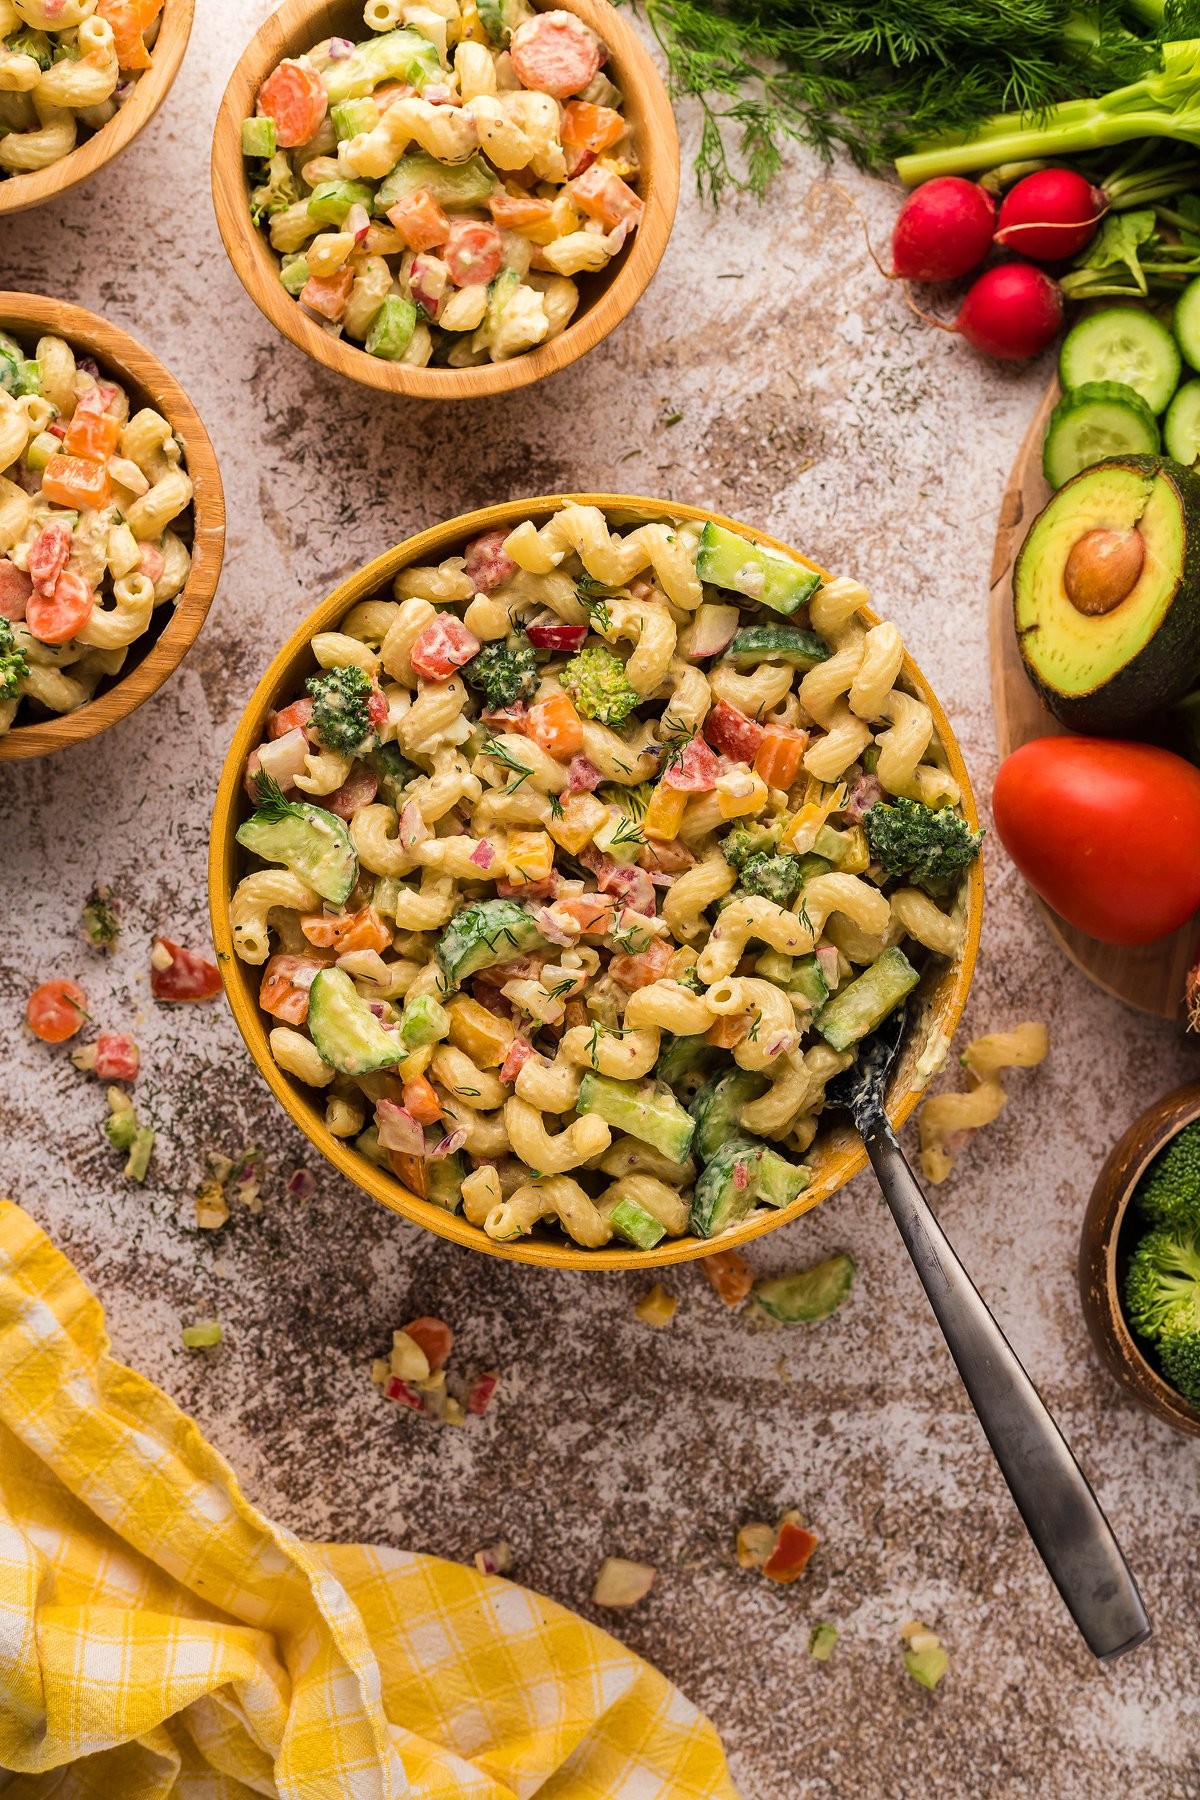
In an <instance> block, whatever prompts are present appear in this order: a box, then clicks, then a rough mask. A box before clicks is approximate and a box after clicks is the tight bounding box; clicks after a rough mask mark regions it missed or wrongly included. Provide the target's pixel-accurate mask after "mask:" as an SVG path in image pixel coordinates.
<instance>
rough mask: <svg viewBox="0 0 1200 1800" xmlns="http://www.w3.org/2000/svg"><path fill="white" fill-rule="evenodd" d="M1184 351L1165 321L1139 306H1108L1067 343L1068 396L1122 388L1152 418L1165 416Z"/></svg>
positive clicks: (1061, 363) (1062, 355)
mask: <svg viewBox="0 0 1200 1800" xmlns="http://www.w3.org/2000/svg"><path fill="white" fill-rule="evenodd" d="M1180 367H1181V360H1180V355H1179V348H1178V346H1177V344H1176V342H1175V339H1174V338H1173V337H1172V336H1171V333H1170V332H1169V331H1168V330H1167V328H1166V326H1165V325H1164V324H1163V323H1162V322H1161V320H1159V319H1156V318H1155V316H1154V314H1153V313H1151V312H1142V310H1141V309H1140V308H1139V307H1136V306H1105V307H1102V308H1101V310H1100V311H1099V312H1094V313H1091V314H1089V315H1088V317H1087V318H1086V319H1080V321H1079V323H1078V325H1075V326H1073V327H1072V328H1071V330H1070V331H1069V332H1068V333H1067V335H1066V337H1065V338H1064V339H1063V346H1062V350H1061V351H1060V352H1059V358H1058V373H1059V378H1060V380H1061V381H1062V384H1063V387H1064V388H1065V389H1066V390H1067V392H1068V393H1070V392H1071V390H1072V389H1073V388H1080V387H1083V386H1084V385H1085V383H1090V382H1095V381H1103V382H1121V383H1122V384H1123V385H1124V386H1125V387H1127V388H1132V389H1133V391H1134V393H1135V394H1137V395H1139V396H1140V398H1141V399H1142V400H1144V401H1145V403H1146V405H1147V406H1148V407H1149V408H1150V411H1151V412H1152V413H1160V412H1164V411H1165V410H1166V408H1167V405H1168V404H1169V402H1170V399H1171V395H1172V394H1173V393H1174V392H1175V389H1176V387H1177V386H1178V384H1179V371H1180Z"/></svg>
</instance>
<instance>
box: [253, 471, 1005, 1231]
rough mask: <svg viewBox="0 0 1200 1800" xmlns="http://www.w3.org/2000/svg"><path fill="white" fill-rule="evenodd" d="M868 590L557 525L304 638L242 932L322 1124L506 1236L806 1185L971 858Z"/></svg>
mask: <svg viewBox="0 0 1200 1800" xmlns="http://www.w3.org/2000/svg"><path fill="white" fill-rule="evenodd" d="M866 602H867V595H866V592H865V590H864V589H863V588H862V587H860V586H859V584H858V583H857V582H855V581H850V580H830V581H823V580H822V578H821V576H820V575H819V574H818V573H817V572H816V571H814V570H813V569H812V568H811V567H809V566H807V565H806V564H804V563H802V562H799V561H796V560H792V559H791V558H788V557H784V556H781V555H778V554H775V553H773V552H771V551H768V550H765V549H763V548H761V547H760V546H758V545H757V544H754V543H752V542H751V541H750V540H749V539H748V538H745V537H742V536H740V535H739V534H737V533H735V532H733V531H730V530H728V529H726V528H724V527H722V526H719V525H717V524H715V523H713V522H710V523H708V524H706V525H704V526H701V525H699V524H692V523H671V522H660V521H646V522H643V523H640V524H638V525H636V526H634V527H633V528H628V527H627V528H624V529H622V530H619V531H614V530H611V529H610V521H609V520H608V519H606V518H605V516H604V514H603V513H601V512H600V511H599V510H598V509H597V508H595V507H589V506H581V505H578V504H568V505H566V506H564V507H563V509H562V510H561V511H560V512H557V513H555V514H554V515H553V516H552V517H551V518H550V519H549V520H548V521H547V522H546V523H545V524H543V525H542V526H541V527H540V528H538V527H537V526H536V525H535V524H534V523H533V522H532V521H526V522H525V523H523V524H520V525H518V526H517V527H516V529H515V530H512V531H504V530H497V531H489V532H485V533H484V534H483V535H482V536H480V537H477V538H475V539H474V540H473V541H471V542H470V543H468V544H467V545H466V546H465V549H464V553H463V554H462V555H458V556H452V557H449V558H448V559H447V560H446V561H444V562H442V563H440V564H439V565H437V566H436V567H412V568H406V569H403V570H402V571H401V572H400V574H399V575H398V576H397V577H396V581H395V587H394V593H393V595H392V597H390V598H385V597H380V598H378V599H372V600H368V601H365V602H363V603H361V604H359V605H356V606H355V607H353V608H352V609H351V611H350V612H349V613H347V615H346V616H345V618H344V619H342V621H341V623H340V625H339V626H338V628H337V629H336V630H333V631H325V632H321V633H319V634H318V635H317V636H316V637H314V639H313V640H312V652H313V657H314V659H315V663H316V665H317V667H316V672H315V673H314V674H313V675H312V676H311V677H310V678H309V679H308V681H307V683H306V691H305V693H304V694H303V695H301V696H300V697H298V698H296V699H293V700H291V701H290V703H289V704H287V705H284V706H283V707H282V708H281V709H280V710H278V711H276V712H274V713H272V714H271V716H270V723H269V732H268V737H267V740H266V741H265V742H263V743H262V744H260V745H259V746H258V748H257V749H256V750H254V752H253V753H252V754H251V756H250V758H249V760H248V764H247V768H246V772H245V782H246V789H247V794H248V797H249V802H250V804H249V807H248V809H247V810H248V816H247V817H246V819H245V821H244V822H243V824H242V825H241V827H240V829H239V831H238V834H237V835H238V841H239V843H240V844H241V845H242V846H243V848H244V849H245V850H246V851H247V852H249V854H250V857H251V859H252V860H251V862H250V865H249V867H248V870H247V872H246V873H245V875H244V876H243V878H242V879H241V881H240V882H239V884H238V886H237V889H236V892H235V893H234V895H233V898H232V903H231V925H232V931H233V938H234V944H235V947H236V950H237V953H238V955H239V956H240V957H241V958H242V959H243V960H244V961H245V962H247V963H250V964H254V965H257V966H261V968H262V970H263V975H262V986H261V994H260V1002H261V1005H262V1008H263V1010H264V1012H265V1013H266V1014H267V1015H268V1016H269V1018H270V1021H271V1023H270V1047H271V1051H272V1054H273V1056H274V1058H275V1061H276V1062H277V1063H278V1064H279V1066H280V1067H281V1068H283V1069H285V1070H287V1071H288V1072H289V1073H290V1074H292V1075H294V1076H295V1077H297V1079H298V1080H300V1081H302V1082H305V1083H307V1084H308V1085H309V1086H310V1087H314V1088H320V1089H322V1090H323V1092H324V1094H325V1096H326V1098H325V1118H326V1123H327V1125H328V1127H329V1129H330V1131H331V1132H332V1133H333V1134H334V1135H335V1136H337V1137H341V1138H349V1139H353V1140H354V1141H355V1144H356V1146H357V1148H358V1149H359V1150H360V1151H361V1152H362V1154H363V1155H364V1156H366V1157H368V1158H369V1159H370V1160H371V1161H372V1162H374V1163H377V1164H379V1165H380V1166H382V1167H385V1168H390V1169H391V1170H392V1171H393V1172H394V1173H395V1174H396V1175H397V1176H398V1177H399V1179H400V1180H401V1181H402V1182H403V1183H404V1184H405V1185H406V1186H407V1187H409V1188H410V1189H412V1190H413V1191H415V1192H416V1193H418V1194H423V1195H424V1196H425V1197H426V1198H428V1199H429V1200H431V1201H434V1202H435V1203H437V1204H439V1205H441V1206H444V1207H446V1208H448V1209H449V1210H451V1211H457V1210H458V1208H459V1207H460V1206H461V1207H462V1209H463V1211H464V1213H465V1215H466V1217H467V1219H468V1220H469V1221H470V1222H471V1223H472V1224H475V1225H477V1226H481V1227H482V1228H483V1230H484V1231H486V1232H487V1233H488V1234H489V1235H490V1236H491V1237H493V1238H496V1239H498V1240H507V1239H513V1238H518V1237H521V1236H523V1235H525V1234H527V1233H530V1232H532V1231H534V1230H535V1228H537V1227H539V1226H541V1225H543V1224H544V1223H549V1222H554V1221H556V1222H557V1224H558V1225H559V1226H560V1227H561V1228H562V1229H563V1230H564V1231H565V1232H566V1233H567V1234H568V1236H570V1237H571V1238H572V1239H574V1241H575V1242H576V1243H578V1244H582V1245H586V1246H589V1247H598V1246H601V1245H603V1244H606V1243H608V1242H609V1241H610V1239H612V1238H614V1237H616V1238H619V1239H621V1240H623V1241H624V1242H627V1243H630V1244H633V1245H636V1246H639V1247H645V1248H649V1247H652V1246H653V1245H654V1244H656V1243H658V1242H659V1241H660V1240H661V1239H662V1238H663V1237H664V1236H672V1237H677V1236H681V1235H683V1234H684V1233H686V1232H688V1231H691V1232H694V1233H698V1234H700V1235H702V1236H705V1237H711V1236H715V1235H716V1234H717V1233H719V1232H721V1231H724V1230H726V1229H728V1227H729V1226H731V1225H733V1224H735V1223H737V1222H738V1221H739V1220H740V1219H742V1218H744V1217H746V1215H747V1214H748V1213H749V1212H750V1211H751V1210H752V1209H754V1208H757V1207H760V1206H775V1207H778V1206H784V1205H787V1204H789V1203H790V1202H791V1201H792V1200H794V1199H796V1198H797V1197H798V1195H799V1194H801V1193H802V1192H803V1190H804V1188H805V1186H806V1184H807V1183H808V1181H809V1179H810V1174H809V1170H808V1169H807V1168H806V1167H805V1166H804V1164H803V1162H802V1161H801V1160H800V1159H801V1158H802V1157H803V1155H804V1153H805V1152H806V1151H807V1149H808V1148H809V1146H810V1145H811V1143H812V1142H813V1139H814V1137H815V1136H816V1133H817V1130H818V1125H819V1116H820V1113H821V1108H822V1104H823V1098H824V1092H825V1084H826V1082H827V1081H828V1080H829V1079H830V1077H831V1076H832V1075H833V1074H835V1073H836V1072H837V1071H839V1070H841V1069H843V1068H845V1067H847V1066H848V1064H850V1063H851V1062H852V1061H853V1060H854V1057H855V1054H856V1046H857V1044H858V1042H859V1041H860V1040H861V1039H862V1038H863V1037H864V1036H865V1035H866V1034H867V1033H868V1032H869V1031H871V1030H873V1029H874V1028H875V1026H876V1025H878V1024H879V1022H880V1021H881V1020H882V1019H883V1018H884V1017H885V1016H886V1015H887V1014H888V1013H889V1012H890V1011H891V1010H892V1009H893V1008H894V1007H895V1006H897V1005H899V1004H900V1003H901V1002H902V1001H903V999H904V997H905V996H906V995H907V993H908V992H909V991H910V990H911V989H912V988H913V987H915V985H916V984H917V981H918V979H919V967H918V966H917V964H919V962H920V960H921V958H922V957H923V956H933V957H944V958H953V957H955V956H956V955H957V953H958V949H959V945H960V941H961V938H962V934H963V929H964V906H965V888H964V879H965V875H966V871H967V869H968V867H969V864H970V862H971V861H972V859H973V858H974V856H975V855H976V854H977V851H978V848H979V838H978V836H977V835H976V834H974V833H972V832H971V830H970V829H969V827H968V826H967V824H966V823H965V821H964V820H963V818H962V816H961V814H960V812H959V811H958V810H957V802H958V800H959V791H958V788H957V786H956V784H955V782H954V780H953V778H952V776H951V775H950V774H949V772H948V771H947V769H946V766H945V758H944V755H943V752H942V749H941V746H940V745H939V743H938V741H937V738H936V736H935V734H934V728H933V719H932V716H931V714H930V711H929V708H928V707H927V706H926V705H925V704H924V702H923V701H922V700H920V699H919V698H918V697H916V695H914V694H913V693H911V692H910V691H909V689H908V687H907V686H906V684H905V681H904V677H903V671H902V660H903V647H902V644H901V641H900V634H899V632H898V631H897V630H896V627H895V626H894V625H890V624H875V625H868V624H867V623H865V622H864V620H863V619H862V617H861V616H860V615H861V610H862V608H863V607H864V606H865V605H866ZM909 953H911V955H912V956H913V957H915V958H916V959H917V963H914V962H913V961H912V960H910V954H909Z"/></svg>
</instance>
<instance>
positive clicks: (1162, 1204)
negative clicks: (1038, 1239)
mask: <svg viewBox="0 0 1200 1800" xmlns="http://www.w3.org/2000/svg"><path fill="white" fill-rule="evenodd" d="M1079 1288H1080V1294H1081V1297H1082V1300H1083V1312H1084V1317H1085V1319H1086V1321H1087V1326H1088V1330H1089V1331H1090V1332H1091V1335H1092V1341H1093V1342H1094V1344H1095V1346H1096V1348H1097V1350H1098V1351H1099V1352H1100V1355H1101V1357H1102V1358H1103V1360H1104V1362H1105V1363H1106V1364H1107V1366H1108V1368H1109V1369H1110V1370H1111V1371H1112V1373H1113V1374H1114V1375H1115V1376H1116V1378H1117V1380H1118V1381H1119V1382H1120V1384H1121V1386H1122V1387H1123V1388H1124V1389H1125V1390H1126V1392H1127V1393H1130V1394H1132V1395H1133V1397H1134V1398H1135V1399H1136V1400H1138V1401H1140V1402H1141V1404H1142V1405H1143V1406H1144V1407H1145V1408H1146V1409H1147V1411H1149V1412H1152V1413H1153V1414H1154V1416H1155V1418H1157V1419H1161V1420H1162V1421H1163V1422H1164V1424H1167V1425H1173V1426H1174V1427H1175V1429H1176V1431H1184V1432H1188V1433H1190V1434H1191V1435H1192V1436H1193V1437H1200V1082H1194V1081H1193V1082H1189V1083H1188V1084H1187V1085H1186V1086H1184V1087H1181V1088H1176V1090H1175V1091H1174V1093H1171V1094H1167V1095H1165V1096H1164V1097H1163V1099H1161V1100H1158V1101H1156V1102H1155V1104H1154V1105H1153V1106H1151V1107H1150V1108H1149V1109H1148V1110H1147V1111H1146V1112H1144V1113H1143V1114H1142V1115H1141V1117H1140V1118H1139V1119H1135V1120H1134V1122H1133V1124H1132V1125H1131V1126H1130V1127H1129V1129H1128V1131H1127V1132H1126V1133H1125V1135H1124V1136H1123V1137H1122V1138H1121V1139H1120V1140H1119V1141H1118V1142H1117V1143H1116V1144H1115V1145H1114V1146H1113V1148H1112V1150H1111V1151H1110V1153H1109V1156H1108V1160H1107V1161H1106V1162H1105V1164H1104V1167H1103V1168H1102V1169H1101V1171H1100V1174H1099V1176H1098V1177H1097V1179H1096V1185H1095V1187H1094V1188H1093V1189H1092V1196H1091V1199H1090V1200H1089V1202H1088V1208H1087V1212H1086V1213H1085V1214H1084V1220H1083V1236H1082V1239H1081V1242H1080V1246H1079Z"/></svg>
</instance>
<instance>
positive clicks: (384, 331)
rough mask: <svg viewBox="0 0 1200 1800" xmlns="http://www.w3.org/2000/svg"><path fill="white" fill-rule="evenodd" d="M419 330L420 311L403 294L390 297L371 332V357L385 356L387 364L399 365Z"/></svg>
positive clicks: (372, 321) (368, 350) (378, 313)
mask: <svg viewBox="0 0 1200 1800" xmlns="http://www.w3.org/2000/svg"><path fill="white" fill-rule="evenodd" d="M416 329H417V309H416V307H415V306H414V305H413V303H412V301H411V300H406V299H405V298H404V296H403V295H402V294H388V295H386V296H385V298H384V302H383V305H382V306H381V307H380V308H379V311H378V312H377V313H376V314H375V317H374V318H373V319H372V320H371V329H370V330H369V331H368V333H367V342H366V351H367V355H368V356H381V357H382V358H383V360H384V362H399V361H400V359H401V357H402V356H403V355H404V352H405V351H406V350H407V349H408V346H409V345H410V344H411V343H412V337H413V332H414V331H415V330H416Z"/></svg>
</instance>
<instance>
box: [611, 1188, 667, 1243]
mask: <svg viewBox="0 0 1200 1800" xmlns="http://www.w3.org/2000/svg"><path fill="white" fill-rule="evenodd" d="M608 1222H609V1224H610V1225H611V1226H612V1228H613V1232H614V1234H615V1235H616V1236H617V1237H619V1238H624V1240H625V1242H626V1243H627V1244H632V1245H633V1246H634V1248H635V1249H636V1250H653V1248H654V1246H655V1244H661V1243H662V1240H663V1239H664V1238H665V1237H666V1235H667V1233H666V1229H665V1227H664V1226H662V1225H661V1224H660V1223H659V1221H658V1220H657V1219H656V1218H655V1217H654V1214H653V1213H648V1212H647V1211H646V1209H645V1207H644V1206H639V1205H638V1203H637V1201H636V1200H618V1202H617V1204H616V1205H615V1206H614V1207H613V1209H612V1211H611V1212H610V1213H609V1215H608Z"/></svg>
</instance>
